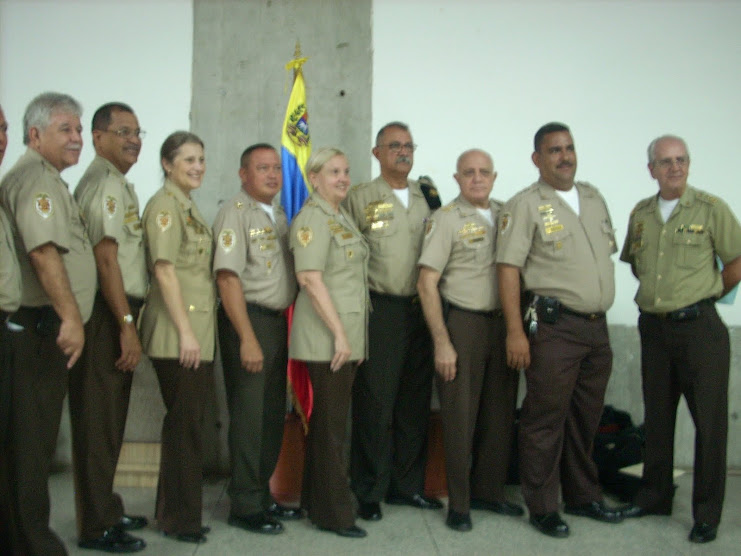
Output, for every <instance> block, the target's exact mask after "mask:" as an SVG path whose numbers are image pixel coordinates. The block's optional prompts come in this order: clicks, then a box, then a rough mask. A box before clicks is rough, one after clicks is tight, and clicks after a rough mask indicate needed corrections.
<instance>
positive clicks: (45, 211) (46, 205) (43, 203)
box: [33, 193, 54, 220]
mask: <svg viewBox="0 0 741 556" xmlns="http://www.w3.org/2000/svg"><path fill="white" fill-rule="evenodd" d="M33 204H34V207H35V208H36V212H37V213H38V215H39V216H40V217H41V218H43V219H44V220H46V219H47V218H49V217H50V216H51V215H52V213H53V212H54V205H52V202H51V197H49V195H47V194H46V193H39V194H38V195H36V198H35V199H34V203H33Z"/></svg>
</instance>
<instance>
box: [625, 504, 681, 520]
mask: <svg viewBox="0 0 741 556" xmlns="http://www.w3.org/2000/svg"><path fill="white" fill-rule="evenodd" d="M620 514H621V515H622V516H623V517H624V518H629V517H643V516H646V515H672V510H671V508H669V509H668V510H655V509H654V510H648V509H646V508H644V507H643V506H639V505H638V504H630V505H629V506H625V507H624V508H620Z"/></svg>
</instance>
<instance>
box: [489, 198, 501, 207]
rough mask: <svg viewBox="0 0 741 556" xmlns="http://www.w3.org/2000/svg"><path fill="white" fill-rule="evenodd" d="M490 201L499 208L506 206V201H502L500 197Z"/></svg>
mask: <svg viewBox="0 0 741 556" xmlns="http://www.w3.org/2000/svg"><path fill="white" fill-rule="evenodd" d="M490 202H491V204H492V205H494V206H495V207H497V208H502V207H503V206H504V202H503V201H500V200H499V199H490Z"/></svg>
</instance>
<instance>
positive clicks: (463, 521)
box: [445, 510, 473, 532]
mask: <svg viewBox="0 0 741 556" xmlns="http://www.w3.org/2000/svg"><path fill="white" fill-rule="evenodd" d="M445 525H447V526H448V527H450V528H451V529H453V530H454V531H461V532H466V531H470V530H471V529H473V524H472V523H471V514H464V513H461V512H456V511H454V510H448V517H447V519H446V520H445Z"/></svg>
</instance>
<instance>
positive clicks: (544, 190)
mask: <svg viewBox="0 0 741 556" xmlns="http://www.w3.org/2000/svg"><path fill="white" fill-rule="evenodd" d="M534 185H537V186H538V192H539V193H540V196H541V197H542V198H544V199H553V198H555V197H556V195H557V193H556V188H555V187H553V186H552V185H551V184H549V183H546V182H544V181H543V180H541V179H539V180H538V181H537V182H535V184H534ZM574 187H576V191H577V192H578V193H579V196H580V197H581V196H584V197H593V196H594V193H593V192H592V190H591V189H590V188H588V187H584V184H583V183H582V182H579V181H575V182H574Z"/></svg>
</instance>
